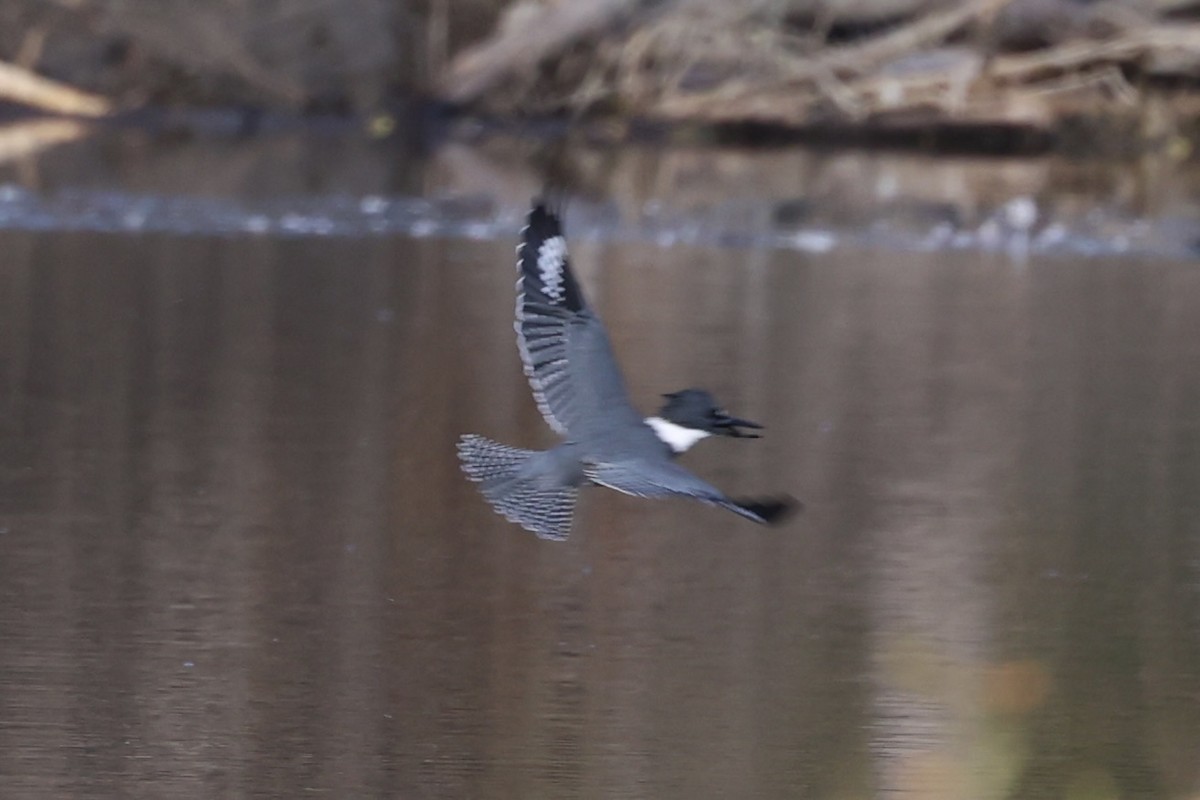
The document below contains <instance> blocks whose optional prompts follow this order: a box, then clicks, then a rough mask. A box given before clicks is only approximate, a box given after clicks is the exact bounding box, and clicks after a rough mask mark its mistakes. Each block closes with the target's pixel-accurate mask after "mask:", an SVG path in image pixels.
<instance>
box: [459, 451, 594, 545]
mask: <svg viewBox="0 0 1200 800" xmlns="http://www.w3.org/2000/svg"><path fill="white" fill-rule="evenodd" d="M533 454H534V451H532V450H522V449H521V448H519V447H509V446H507V445H503V444H500V443H498V442H493V441H492V440H491V439H486V438H484V437H482V436H477V435H475V434H473V433H468V434H466V435H465V436H462V437H461V438H459V440H458V459H459V461H461V462H462V470H463V472H465V473H466V475H467V477H468V478H470V479H471V480H473V481H475V482H476V483H478V484H479V491H481V492H482V493H483V496H484V497H486V498H487V501H488V502H489V503H491V504H492V507H493V508H494V509H496V511H498V512H499V513H500V514H502V515H504V518H505V519H507V520H508V521H509V522H515V523H517V524H518V525H520V526H521V527H522V528H525V529H526V530H529V531H533V532H534V533H536V534H537V535H538V536H539V537H541V538H543V539H555V540H558V541H562V540H563V539H566V538H567V534H568V533H569V532H570V530H571V515H572V513H573V512H574V511H575V495H576V493H577V490H576V489H575V487H573V486H564V487H561V488H555V489H544V488H542V487H539V486H537V485H531V484H530V483H529V482H527V481H525V480H522V478H521V475H520V469H521V466H522V465H523V464H524V463H525V461H526V460H528V459H529V457H530V456H532V455H533Z"/></svg>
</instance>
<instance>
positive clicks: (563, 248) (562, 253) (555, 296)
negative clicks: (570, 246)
mask: <svg viewBox="0 0 1200 800" xmlns="http://www.w3.org/2000/svg"><path fill="white" fill-rule="evenodd" d="M566 262H567V240H566V239H564V238H563V237H561V236H554V237H551V238H549V239H547V240H546V241H544V242H542V246H541V247H540V248H539V249H538V274H539V277H541V279H542V291H543V292H544V293H545V295H546V297H547V298H549V299H550V301H551V302H554V303H561V302H562V301H563V299H564V298H563V265H564V264H565V263H566Z"/></svg>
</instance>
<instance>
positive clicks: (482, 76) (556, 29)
mask: <svg viewBox="0 0 1200 800" xmlns="http://www.w3.org/2000/svg"><path fill="white" fill-rule="evenodd" d="M639 5H640V3H639V0H596V1H595V2H587V3H563V4H561V5H558V6H554V7H551V8H546V9H539V10H533V9H531V8H528V7H526V8H522V7H521V6H520V5H518V6H516V7H514V10H513V12H510V19H509V24H506V25H504V26H502V27H501V29H500V30H499V31H498V32H497V33H496V34H495V35H494V36H493V37H492V38H490V39H488V40H487V41H486V42H484V43H483V44H480V45H478V46H476V47H473V48H471V49H469V50H467V51H466V52H465V53H463V54H462V55H460V56H458V57H457V58H455V59H454V63H453V64H452V65H451V67H450V72H449V74H448V75H447V76H446V79H445V80H444V81H443V82H442V96H443V97H444V98H445V99H446V100H449V101H451V102H453V103H470V102H472V101H474V100H477V99H479V98H480V97H482V96H483V95H484V94H485V93H486V92H488V91H489V90H490V89H492V88H493V87H494V86H496V85H497V84H498V83H500V82H502V81H504V80H505V79H506V78H508V77H509V76H511V75H513V74H514V73H518V72H521V71H524V70H530V69H532V68H534V67H536V66H537V65H538V64H539V63H541V61H542V60H543V59H545V58H547V57H548V56H551V55H555V54H557V53H559V52H560V51H562V50H563V49H564V48H566V47H568V46H569V45H571V44H572V43H574V42H576V41H578V40H579V39H582V38H583V37H585V36H587V35H588V34H590V33H593V32H595V31H600V30H603V29H605V28H607V27H608V26H610V25H612V24H613V23H615V22H617V21H618V20H620V19H623V18H625V17H626V16H627V15H629V14H631V13H632V12H633V11H635V10H636V9H637V7H638V6H639ZM513 13H515V14H517V15H518V18H513V17H512V16H511V15H512V14H513ZM534 15H536V16H537V19H534V18H533V17H534Z"/></svg>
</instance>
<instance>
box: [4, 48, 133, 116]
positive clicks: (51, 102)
mask: <svg viewBox="0 0 1200 800" xmlns="http://www.w3.org/2000/svg"><path fill="white" fill-rule="evenodd" d="M0 99H4V100H9V101H11V102H14V103H20V104H21V105H26V106H33V107H34V108H40V109H42V110H43V111H49V112H51V113H54V114H67V115H71V116H79V117H102V116H104V115H105V114H108V113H110V112H111V111H112V104H111V103H109V101H108V100H106V99H105V98H103V97H99V96H98V95H94V94H89V93H87V92H81V91H79V90H78V89H74V88H72V87H70V86H66V85H65V84H61V83H59V82H58V81H52V80H50V79H49V78H43V77H42V76H41V75H36V74H34V73H32V72H30V71H29V70H25V69H22V68H20V67H18V66H14V65H12V64H8V63H5V62H3V61H0Z"/></svg>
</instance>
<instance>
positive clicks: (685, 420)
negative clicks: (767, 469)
mask: <svg viewBox="0 0 1200 800" xmlns="http://www.w3.org/2000/svg"><path fill="white" fill-rule="evenodd" d="M663 397H664V398H665V399H666V403H664V404H663V407H662V408H661V409H660V410H659V412H658V416H657V417H655V418H653V419H655V420H661V421H662V422H661V423H654V422H652V423H651V425H652V427H654V429H655V433H657V434H658V435H659V438H661V439H662V440H663V441H665V442H666V443H667V444H668V445H670V446H671V449H672V450H674V451H675V452H677V453H682V452H683V451H684V450H687V449H688V448H689V447H691V446H692V445H693V444H695V443H696V442H698V441H699V440H700V439H703V438H704V437H706V436H729V437H733V438H736V439H757V438H758V434H757V433H750V432H749V431H746V430H742V429H743V428H751V429H756V430H757V429H761V428H762V425H759V424H758V423H757V422H751V421H750V420H747V419H739V418H738V417H734V416H730V414H729V413H728V412H727V411H725V409H723V408H721V407H720V406H719V405H717V401H716V400H715V399H713V396H712V395H711V394H709V393H708V392H706V391H704V390H703V389H684V390H683V391H679V392H672V393H671V394H665V395H663Z"/></svg>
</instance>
